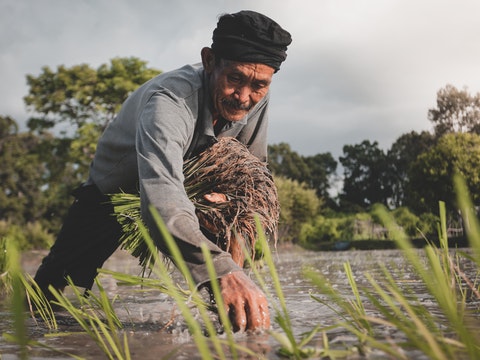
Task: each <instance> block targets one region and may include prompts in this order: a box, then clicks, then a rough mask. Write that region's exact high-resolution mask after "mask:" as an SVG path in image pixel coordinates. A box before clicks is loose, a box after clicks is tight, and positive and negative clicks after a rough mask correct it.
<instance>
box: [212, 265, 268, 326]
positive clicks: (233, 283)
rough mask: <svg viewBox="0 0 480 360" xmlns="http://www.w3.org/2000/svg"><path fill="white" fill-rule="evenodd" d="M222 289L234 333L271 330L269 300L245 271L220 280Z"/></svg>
mask: <svg viewBox="0 0 480 360" xmlns="http://www.w3.org/2000/svg"><path fill="white" fill-rule="evenodd" d="M220 288H221V293H222V298H223V302H224V305H225V307H226V310H227V312H228V315H229V317H230V321H231V322H232V326H233V331H235V332H236V331H246V330H252V331H254V330H266V329H269V328H270V313H269V310H268V302H267V299H266V297H265V295H264V294H263V292H262V291H261V290H260V289H259V288H258V287H257V285H255V283H254V282H253V281H252V280H251V279H250V278H249V277H248V276H247V275H245V273H244V272H243V271H236V272H233V273H231V274H228V275H225V276H223V277H222V278H221V279H220Z"/></svg>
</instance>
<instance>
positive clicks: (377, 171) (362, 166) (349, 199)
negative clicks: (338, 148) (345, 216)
mask: <svg viewBox="0 0 480 360" xmlns="http://www.w3.org/2000/svg"><path fill="white" fill-rule="evenodd" d="M343 154H344V155H343V156H341V157H340V159H339V160H340V163H341V164H342V166H343V174H344V177H343V190H342V193H341V194H340V202H341V204H340V205H341V206H342V205H343V207H345V206H350V205H349V204H353V205H357V206H359V207H360V208H362V209H367V208H368V207H369V206H371V205H373V204H375V203H381V204H385V205H386V204H387V203H388V199H389V198H390V197H391V196H392V191H391V188H390V187H389V186H388V184H389V182H388V166H387V164H388V161H387V156H386V155H385V153H384V152H383V150H381V149H380V148H379V147H378V143H377V142H376V141H374V142H373V143H371V142H370V141H368V140H364V141H362V143H360V144H357V145H345V146H344V147H343Z"/></svg>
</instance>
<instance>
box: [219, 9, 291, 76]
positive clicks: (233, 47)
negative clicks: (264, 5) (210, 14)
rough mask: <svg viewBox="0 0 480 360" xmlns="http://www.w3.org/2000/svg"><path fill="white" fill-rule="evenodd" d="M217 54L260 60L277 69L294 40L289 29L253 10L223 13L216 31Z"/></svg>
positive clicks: (252, 60)
mask: <svg viewBox="0 0 480 360" xmlns="http://www.w3.org/2000/svg"><path fill="white" fill-rule="evenodd" d="M212 39H213V43H212V49H213V51H214V53H215V55H217V56H219V57H221V58H223V59H227V60H234V61H240V62H253V63H261V64H265V65H268V66H271V67H272V68H274V69H275V72H277V71H278V70H279V69H280V64H281V63H282V62H283V61H284V60H285V59H286V57H287V53H286V51H287V46H288V45H290V43H291V42H292V38H291V36H290V34H289V33H288V31H285V30H283V29H282V28H281V27H280V25H278V24H277V23H276V22H275V21H273V20H272V19H270V18H268V17H266V16H265V15H262V14H260V13H257V12H254V11H240V12H238V13H235V14H226V15H222V16H221V17H220V19H219V20H218V23H217V28H216V29H215V30H214V31H213V38H212Z"/></svg>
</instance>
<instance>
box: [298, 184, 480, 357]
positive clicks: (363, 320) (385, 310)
mask: <svg viewBox="0 0 480 360" xmlns="http://www.w3.org/2000/svg"><path fill="white" fill-rule="evenodd" d="M457 187H458V188H461V185H460V186H457ZM465 189H466V188H465V187H463V189H461V191H459V193H460V195H459V197H461V198H464V197H465V195H464V194H465ZM462 193H463V195H462ZM462 208H463V209H464V211H462V212H463V213H464V214H466V213H467V212H468V209H470V210H471V209H472V205H471V204H468V203H466V202H464V203H463V206H462ZM471 215H472V214H471V211H470V214H469V215H468V216H467V217H470V218H471ZM379 217H380V218H382V219H383V221H385V224H386V225H387V227H389V229H390V231H391V232H392V233H394V234H396V235H395V240H396V243H397V246H398V247H399V248H400V249H402V254H403V256H404V257H405V258H406V260H407V262H408V264H409V266H410V267H411V269H412V270H411V271H413V272H414V274H415V276H416V277H417V278H418V279H419V281H421V282H422V284H424V286H425V289H426V291H427V292H428V294H429V295H430V296H431V297H432V299H433V301H435V304H437V305H438V311H436V312H431V310H430V309H429V308H428V307H426V306H425V305H424V304H423V303H422V301H421V298H420V297H419V296H417V295H416V293H415V292H413V291H408V290H407V291H405V290H403V289H402V288H400V287H399V286H398V282H397V281H396V280H395V279H394V278H393V276H392V275H391V273H390V271H389V270H388V269H387V267H386V266H384V267H383V274H384V276H383V277H381V278H375V277H373V276H372V275H370V274H369V273H366V274H365V277H366V278H367V281H368V286H363V287H362V288H359V287H358V285H357V282H356V280H355V279H356V277H357V276H358V274H355V272H354V269H352V267H351V266H350V264H349V263H348V262H347V263H346V264H345V272H346V274H347V278H348V280H349V284H350V286H351V290H352V294H351V295H350V296H345V294H341V293H340V292H339V291H338V290H336V289H335V288H334V287H333V286H332V285H331V284H330V283H329V282H328V281H326V280H325V279H324V278H323V277H322V276H321V275H320V274H319V272H317V271H315V270H313V269H307V270H306V272H305V274H306V276H307V277H308V278H309V279H310V280H311V281H312V283H313V284H314V285H316V286H317V288H318V289H319V291H320V292H321V293H322V294H324V295H326V297H327V300H326V299H325V298H323V297H321V296H316V295H312V298H313V299H314V300H316V301H318V302H319V303H321V304H323V305H325V306H327V307H329V308H330V309H331V310H333V311H335V312H336V313H337V314H338V316H339V319H340V320H339V322H338V324H337V325H336V326H335V327H338V328H343V329H346V330H347V331H349V332H350V333H351V334H352V335H354V336H356V337H357V339H358V349H359V350H360V354H363V355H365V354H366V353H368V351H369V349H378V350H381V351H382V352H384V353H385V355H388V356H390V357H392V358H398V359H406V358H407V356H406V353H405V351H410V352H411V351H413V350H417V351H420V352H421V353H423V354H424V355H425V356H426V357H427V358H429V359H442V360H446V359H454V358H455V359H457V358H468V359H476V358H478V357H479V356H480V347H479V346H478V341H479V337H478V332H477V331H472V329H473V328H476V327H478V326H479V323H478V317H476V316H475V315H474V314H472V313H471V312H469V311H468V309H467V302H468V301H469V300H468V297H469V296H470V297H471V298H472V300H473V301H476V302H478V300H479V299H480V293H479V292H478V285H477V284H476V283H474V281H475V280H474V279H471V278H469V277H468V276H467V275H466V274H465V272H464V271H463V270H462V269H461V267H460V265H459V264H460V262H459V257H460V256H464V257H465V259H467V260H471V261H468V262H469V263H473V265H474V266H475V267H476V268H478V266H479V265H480V259H479V258H478V254H479V250H480V248H479V246H480V237H479V236H478V229H479V228H478V224H477V222H474V223H473V224H472V225H473V226H472V232H470V236H471V237H472V242H471V243H472V245H473V247H474V250H473V252H472V255H471V256H470V255H469V254H463V255H462V254H461V253H457V254H455V255H452V253H451V252H450V249H449V248H448V241H447V236H446V228H447V227H446V211H445V207H444V206H441V207H440V219H441V226H440V232H439V240H440V248H436V247H434V246H431V245H428V246H427V247H426V248H425V250H424V256H421V255H420V254H419V252H418V251H416V249H414V248H413V247H412V245H411V244H410V243H409V241H408V239H407V237H406V236H405V234H404V233H402V232H401V231H400V230H399V229H400V228H399V227H398V226H396V224H395V223H394V221H393V218H391V217H390V216H388V214H387V212H386V211H385V210H381V211H380V213H379ZM355 275H356V276H355ZM469 294H470V295H469ZM424 296H425V294H424V293H423V292H422V295H421V297H424ZM352 299H353V300H352ZM366 309H368V311H367V310H366ZM443 319H447V321H446V322H445V321H442V320H443ZM392 331H393V332H397V333H400V334H401V335H397V336H403V337H404V338H405V339H406V341H404V342H395V343H394V344H392V342H391V339H390V336H391V335H390V334H391V332H392Z"/></svg>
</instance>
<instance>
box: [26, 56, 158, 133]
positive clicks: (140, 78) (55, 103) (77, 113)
mask: <svg viewBox="0 0 480 360" xmlns="http://www.w3.org/2000/svg"><path fill="white" fill-rule="evenodd" d="M159 73H160V71H159V70H156V69H150V68H147V66H146V62H145V61H142V60H140V59H138V58H135V57H130V58H115V59H112V60H111V61H110V64H108V65H107V64H103V65H101V66H100V67H99V68H98V69H97V70H95V69H92V68H91V67H90V66H89V65H87V64H81V65H75V66H72V67H70V68H67V67H65V66H63V65H60V66H58V67H57V71H56V72H55V71H52V70H51V69H50V68H49V67H47V66H46V67H43V68H42V73H41V74H40V75H39V76H33V75H27V84H28V86H29V93H28V95H27V96H25V97H24V101H25V104H26V105H27V108H28V109H29V110H30V111H32V112H33V113H34V116H33V117H32V118H31V119H30V120H29V122H28V126H29V128H30V129H31V130H36V131H42V130H45V129H51V128H53V127H54V126H56V125H58V124H61V123H67V124H68V125H74V126H75V128H76V129H78V128H80V127H81V126H82V125H83V124H85V123H87V122H91V123H94V124H96V125H97V126H99V127H100V128H101V129H103V128H105V127H106V126H107V125H108V123H109V122H110V121H111V120H112V119H113V117H114V116H115V114H116V113H117V112H118V111H119V109H120V106H121V104H122V103H123V102H124V101H125V99H126V98H127V96H128V95H129V94H130V93H131V92H132V91H133V90H135V89H136V88H137V87H138V86H140V85H141V84H143V83H144V82H145V81H147V80H149V79H151V78H152V77H154V76H155V75H157V74H159Z"/></svg>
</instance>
